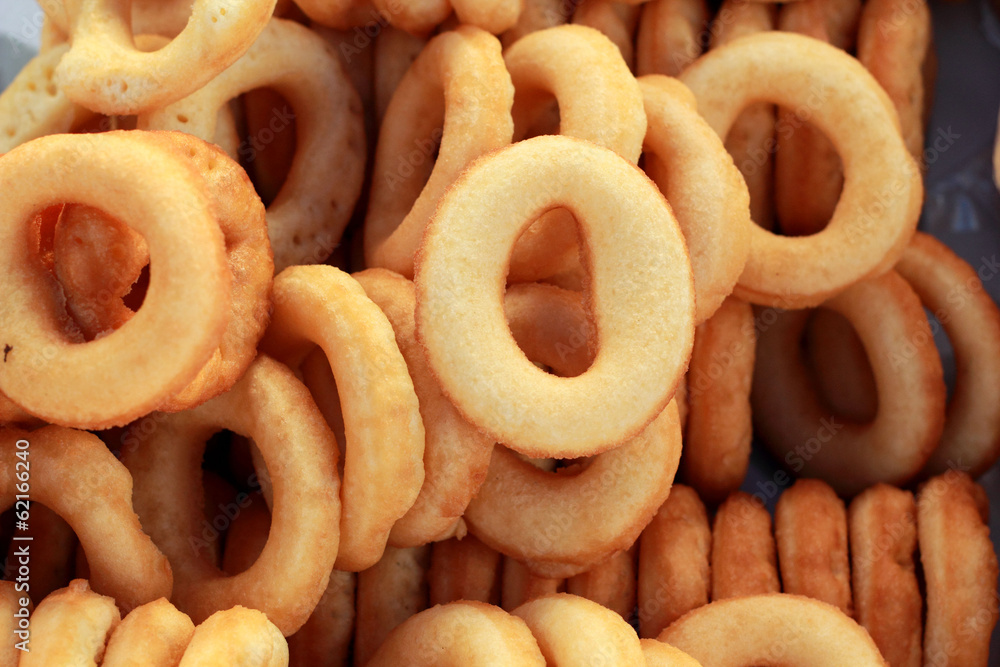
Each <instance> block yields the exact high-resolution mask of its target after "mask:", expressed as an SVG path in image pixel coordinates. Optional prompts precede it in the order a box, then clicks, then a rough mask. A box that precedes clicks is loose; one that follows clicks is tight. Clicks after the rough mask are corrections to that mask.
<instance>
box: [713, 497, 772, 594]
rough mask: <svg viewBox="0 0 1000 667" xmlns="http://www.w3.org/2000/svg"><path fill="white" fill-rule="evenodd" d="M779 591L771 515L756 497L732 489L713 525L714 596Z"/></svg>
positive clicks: (717, 513)
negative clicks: (732, 491)
mask: <svg viewBox="0 0 1000 667" xmlns="http://www.w3.org/2000/svg"><path fill="white" fill-rule="evenodd" d="M780 592H781V583H780V582H779V580H778V563H777V551H776V548H775V544H774V535H773V534H772V533H771V515H770V514H769V513H768V511H767V508H766V507H764V506H763V505H762V504H761V502H760V501H759V500H758V499H757V498H755V497H753V496H751V495H749V494H746V493H743V492H742V491H736V492H734V493H731V494H730V495H729V497H728V498H726V500H725V502H723V503H722V505H720V506H719V509H718V511H717V512H716V514H715V523H714V524H713V526H712V600H713V601H715V600H725V599H726V598H735V597H746V596H749V595H763V594H766V593H780Z"/></svg>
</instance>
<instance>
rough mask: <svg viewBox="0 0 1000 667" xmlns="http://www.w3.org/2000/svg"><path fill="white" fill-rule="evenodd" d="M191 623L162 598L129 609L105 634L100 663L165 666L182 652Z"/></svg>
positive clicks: (103, 665)
mask: <svg viewBox="0 0 1000 667" xmlns="http://www.w3.org/2000/svg"><path fill="white" fill-rule="evenodd" d="M193 636H194V623H192V622H191V619H190V618H188V616H187V614H184V613H182V612H180V611H178V610H177V607H175V606H174V605H172V604H170V602H168V601H167V600H166V599H165V598H160V599H159V600H153V601H152V602H147V603H146V604H144V605H142V606H139V607H136V608H135V609H133V610H132V611H130V612H129V613H128V614H127V615H126V616H125V618H123V619H122V622H121V623H119V624H118V627H117V628H115V629H114V631H113V632H112V633H111V636H110V637H109V638H108V645H107V647H106V649H105V653H104V661H103V662H101V667H165V666H166V665H176V664H178V663H179V662H180V660H181V658H182V657H183V656H184V651H185V650H187V646H188V643H189V642H190V641H191V637H193Z"/></svg>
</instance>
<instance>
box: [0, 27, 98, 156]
mask: <svg viewBox="0 0 1000 667" xmlns="http://www.w3.org/2000/svg"><path fill="white" fill-rule="evenodd" d="M67 51H69V45H68V44H59V45H56V46H53V47H52V48H50V49H48V50H45V51H42V52H41V53H40V54H38V55H37V56H35V57H34V58H32V59H31V60H30V61H28V63H27V64H26V65H25V66H24V67H23V68H22V69H21V71H20V72H18V74H17V76H16V77H14V80H13V81H11V82H10V85H9V86H7V88H6V89H4V90H3V92H2V93H0V118H3V123H0V154H3V153H6V152H8V151H10V150H12V149H13V148H15V147H17V146H20V145H21V144H23V143H26V142H28V141H31V140H32V139H37V138H38V137H44V136H46V135H49V134H59V133H63V132H69V130H70V128H72V127H73V125H74V123H75V122H76V121H77V115H78V111H79V109H78V107H77V106H76V105H74V104H73V103H72V102H71V101H70V100H69V98H67V97H66V94H65V93H63V92H62V90H61V89H60V88H59V86H57V85H56V84H55V82H54V81H53V76H54V72H55V68H56V65H58V64H59V60H60V59H62V57H63V56H64V55H66V52H67ZM88 115H89V114H88Z"/></svg>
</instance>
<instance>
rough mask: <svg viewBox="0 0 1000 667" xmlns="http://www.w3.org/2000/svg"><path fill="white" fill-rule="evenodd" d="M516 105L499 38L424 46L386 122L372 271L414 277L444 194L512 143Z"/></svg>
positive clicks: (459, 36) (374, 206) (444, 38)
mask: <svg viewBox="0 0 1000 667" xmlns="http://www.w3.org/2000/svg"><path fill="white" fill-rule="evenodd" d="M442 94H443V97H442ZM473 100H474V102H473ZM513 101H514V86H513V84H512V83H511V81H510V74H508V73H507V68H506V67H505V65H504V61H503V56H502V55H501V54H500V42H499V41H498V40H497V39H496V38H495V37H493V36H492V35H490V34H489V33H487V32H484V31H482V30H480V29H478V28H473V27H471V26H463V27H460V28H458V29H457V30H453V31H449V32H445V33H442V34H440V35H438V36H437V37H435V38H434V39H432V40H430V41H429V42H428V43H427V45H426V46H425V47H424V48H423V50H422V51H421V52H420V55H418V56H417V59H416V60H414V61H413V64H412V65H411V66H410V68H409V69H408V70H407V72H406V75H405V76H404V77H403V79H402V81H400V82H399V86H398V87H397V88H396V92H395V93H394V94H393V96H392V100H391V101H390V102H389V107H388V108H387V109H386V112H385V118H384V119H383V121H382V127H381V131H380V133H379V138H378V147H377V148H376V150H375V166H374V170H373V173H372V190H371V198H370V199H369V202H368V213H367V215H366V217H365V232H364V234H365V238H364V243H365V264H366V265H367V266H369V267H376V266H378V267H384V268H388V269H392V270H393V271H395V272H397V273H399V274H402V275H403V276H406V277H407V278H412V277H413V256H414V253H415V252H416V250H417V246H418V245H419V244H420V239H421V237H422V236H423V234H424V229H425V228H426V227H427V224H428V221H429V220H430V218H431V216H432V215H433V214H434V210H435V208H436V207H437V206H438V202H439V201H440V200H441V198H442V196H443V195H444V194H445V191H446V190H447V189H448V188H449V186H451V184H452V183H453V182H454V181H455V179H456V178H457V177H458V175H459V174H460V173H461V172H462V171H463V170H464V169H465V168H466V167H467V166H468V165H469V163H470V162H472V161H473V160H475V159H476V158H478V157H479V156H481V155H484V154H485V153H489V152H491V151H494V150H496V149H498V148H501V147H503V146H506V145H508V144H510V142H511V138H512V137H513V133H514V123H513V121H512V120H511V116H510V108H511V105H512V104H513ZM435 148H437V149H438V154H437V159H436V160H434V159H433V154H434V150H435Z"/></svg>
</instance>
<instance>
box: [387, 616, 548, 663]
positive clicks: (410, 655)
mask: <svg viewBox="0 0 1000 667" xmlns="http://www.w3.org/2000/svg"><path fill="white" fill-rule="evenodd" d="M546 664H547V663H546V661H545V658H543V657H542V653H541V651H540V650H539V648H538V643H537V642H536V641H535V639H534V637H532V636H531V631H530V630H529V629H528V626H527V625H526V624H525V622H524V621H522V620H521V619H520V618H518V617H516V616H511V615H510V614H508V613H507V612H505V611H504V610H502V609H500V608H499V607H494V606H492V605H488V604H484V603H482V602H469V601H459V602H452V603H450V604H446V605H438V606H436V607H432V608H431V609H427V610H426V611H423V612H421V613H419V614H417V615H415V616H412V617H411V618H409V619H408V620H407V621H406V622H405V623H403V624H402V625H400V626H398V627H397V628H396V629H395V630H393V631H392V632H391V633H390V634H389V636H388V637H387V638H386V640H385V643H383V644H382V646H381V648H379V650H378V651H377V652H376V653H375V656H374V657H373V658H372V659H371V661H370V662H369V663H368V665H369V667H420V666H423V665H427V666H430V665H437V666H440V667H459V666H461V667H479V666H485V665H510V666H511V667H529V666H530V667H543V666H544V665H546Z"/></svg>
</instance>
